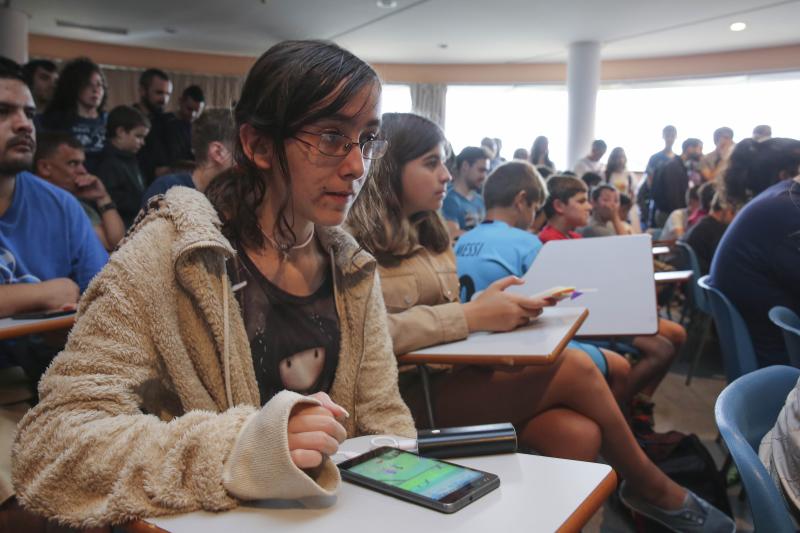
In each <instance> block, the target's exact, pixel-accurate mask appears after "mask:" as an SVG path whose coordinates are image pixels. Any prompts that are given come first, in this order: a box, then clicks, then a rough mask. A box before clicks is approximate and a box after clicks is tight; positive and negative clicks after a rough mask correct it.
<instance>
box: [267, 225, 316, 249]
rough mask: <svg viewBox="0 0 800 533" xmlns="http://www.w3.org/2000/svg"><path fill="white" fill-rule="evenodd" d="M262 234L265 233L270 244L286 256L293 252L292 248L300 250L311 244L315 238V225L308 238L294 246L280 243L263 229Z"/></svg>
mask: <svg viewBox="0 0 800 533" xmlns="http://www.w3.org/2000/svg"><path fill="white" fill-rule="evenodd" d="M261 234H262V235H264V238H265V239H267V242H269V244H270V245H271V246H272V247H273V248H275V249H276V250H278V251H279V252H280V253H282V254H283V255H284V256H288V255H289V252H291V251H292V250H300V249H302V248H305V247H306V246H308V245H309V244H311V241H312V240H313V239H314V226H311V233H309V234H308V238H307V239H306V240H305V241H303V242H301V243H300V244H295V245H294V246H289V245H288V244H280V243H278V241H276V240H275V239H273V238H272V237H270V236H269V235H267V232H266V231H264V230H263V229H262V230H261Z"/></svg>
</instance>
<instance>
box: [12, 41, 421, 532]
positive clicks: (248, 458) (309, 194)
mask: <svg viewBox="0 0 800 533" xmlns="http://www.w3.org/2000/svg"><path fill="white" fill-rule="evenodd" d="M380 93H381V85H380V82H379V80H378V77H377V75H376V73H375V72H374V71H373V70H372V68H370V67H369V66H368V65H367V64H366V63H364V62H363V61H361V60H360V59H358V58H357V57H355V56H353V55H352V54H350V53H348V52H347V51H345V50H342V49H341V48H339V47H337V46H336V45H333V44H329V43H324V42H315V41H295V42H284V43H280V44H278V45H275V46H274V47H273V48H271V49H270V50H268V51H267V52H266V53H265V54H264V55H263V56H262V57H261V58H260V59H259V60H258V61H257V62H256V64H255V65H254V67H253V68H252V70H251V71H250V73H249V74H248V76H247V79H246V81H245V84H244V87H243V89H242V95H241V98H240V99H239V102H238V104H237V106H236V109H235V118H236V124H237V127H238V138H237V143H236V150H235V159H236V165H235V167H234V168H233V169H231V170H230V171H228V172H226V173H224V174H222V175H220V176H219V177H217V178H216V179H215V180H214V181H213V182H212V183H211V185H210V186H209V187H208V189H207V190H206V195H207V198H206V196H203V195H202V194H201V193H199V192H197V191H194V190H190V189H187V188H183V187H174V188H172V189H170V190H169V191H168V192H167V193H166V194H165V195H164V196H161V197H156V198H155V199H151V201H150V202H149V205H148V207H147V209H146V210H145V212H144V214H140V216H139V219H138V221H137V222H136V223H135V224H134V226H133V229H132V230H131V232H130V233H129V234H128V236H127V237H126V239H125V241H124V243H123V245H122V246H121V248H120V249H119V250H118V251H117V252H115V253H114V254H113V256H112V259H111V260H110V261H109V264H108V266H107V267H106V268H105V269H104V270H103V271H102V272H101V273H100V274H99V275H98V276H97V278H96V279H95V280H94V281H93V282H92V284H91V285H90V287H89V289H88V291H87V293H86V294H85V297H84V298H83V300H82V301H81V302H80V311H79V314H78V320H77V323H76V325H75V328H74V329H73V331H72V334H71V336H70V339H69V341H68V343H67V346H66V348H65V350H64V351H63V352H62V353H61V354H60V355H59V356H58V357H57V358H56V360H55V362H54V363H53V365H52V366H51V367H50V368H49V370H48V372H47V373H46V375H45V377H44V378H43V379H42V381H41V384H40V394H41V402H40V403H39V404H38V405H37V406H36V407H35V408H34V409H33V410H32V411H31V412H30V413H29V414H28V415H27V416H26V418H25V419H24V420H23V422H22V423H21V425H20V429H19V433H18V435H17V442H16V445H15V458H14V459H15V460H14V466H13V468H14V476H15V485H16V487H17V489H18V491H19V494H18V497H19V499H20V500H21V502H22V503H23V505H24V506H25V507H27V508H29V509H30V510H32V511H34V512H36V513H38V514H41V515H44V516H47V517H54V518H56V519H58V520H59V521H60V522H62V523H67V524H70V525H73V526H80V527H87V526H96V525H103V524H109V523H113V524H116V523H120V522H124V521H128V520H131V519H133V518H138V517H146V516H152V515H160V514H168V513H177V512H187V511H193V510H197V509H206V510H213V511H220V510H225V509H230V508H232V507H234V506H236V505H237V502H238V501H239V500H248V499H265V498H299V497H305V496H314V495H328V494H331V493H332V492H333V491H334V490H335V489H336V487H337V485H338V483H339V474H338V470H337V469H336V467H335V466H334V465H333V463H332V462H331V461H330V459H328V456H330V455H331V454H333V453H335V452H336V450H337V447H338V443H339V442H342V441H343V440H344V439H345V438H346V437H353V436H356V435H359V434H367V433H392V434H397V435H401V436H414V435H415V430H414V426H413V421H412V419H411V416H410V413H409V411H408V408H407V407H406V406H405V404H404V403H403V401H402V399H401V398H400V395H399V393H398V388H397V368H396V364H395V362H394V355H393V352H392V348H391V339H390V337H389V335H388V331H387V325H386V317H385V311H384V306H383V299H382V297H381V292H380V289H379V285H378V282H377V273H376V266H377V265H376V263H375V261H374V259H373V258H372V257H371V256H370V255H368V254H367V253H366V252H365V251H363V250H362V249H361V248H360V247H359V246H358V245H357V244H356V242H355V240H353V238H352V237H350V236H349V235H348V234H346V233H345V232H343V231H342V230H340V229H338V227H337V226H339V225H340V224H341V223H342V222H343V221H344V219H345V216H346V215H347V211H348V209H349V207H350V204H351V203H352V201H353V199H354V198H355V196H356V194H357V193H358V190H359V189H360V188H361V186H362V184H363V181H364V176H365V173H366V171H367V169H368V168H369V165H370V161H371V159H370V158H373V159H374V158H379V157H381V155H383V153H384V152H385V151H386V141H385V140H378V139H376V135H377V133H378V128H379V126H380V114H379V100H380Z"/></svg>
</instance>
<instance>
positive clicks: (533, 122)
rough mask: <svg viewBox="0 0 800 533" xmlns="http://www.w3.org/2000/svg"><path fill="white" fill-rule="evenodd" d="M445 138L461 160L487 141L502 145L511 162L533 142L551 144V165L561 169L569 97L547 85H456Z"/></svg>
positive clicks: (450, 95) (448, 108) (450, 91)
mask: <svg viewBox="0 0 800 533" xmlns="http://www.w3.org/2000/svg"><path fill="white" fill-rule="evenodd" d="M445 114H446V116H445V121H446V124H445V133H446V134H447V138H448V140H449V141H450V142H451V143H452V144H453V150H455V152H456V154H457V153H458V152H459V151H461V149H462V148H464V147H466V146H479V145H480V143H481V139H483V138H484V137H493V138H494V137H498V138H499V139H500V140H501V141H503V150H502V152H501V154H500V155H502V156H503V157H505V158H506V159H508V160H510V159H511V158H512V156H513V154H514V150H516V149H517V148H525V149H526V150H530V148H531V145H532V144H533V140H534V139H535V138H536V137H538V136H539V135H544V136H546V137H547V138H548V139H549V140H550V159H551V160H553V162H554V163H555V164H556V166H557V167H561V166H562V165H564V164H565V161H566V157H567V92H566V90H565V89H564V87H563V86H547V85H488V86H487V85H483V86H474V85H451V86H449V87H448V88H447V106H446V111H445Z"/></svg>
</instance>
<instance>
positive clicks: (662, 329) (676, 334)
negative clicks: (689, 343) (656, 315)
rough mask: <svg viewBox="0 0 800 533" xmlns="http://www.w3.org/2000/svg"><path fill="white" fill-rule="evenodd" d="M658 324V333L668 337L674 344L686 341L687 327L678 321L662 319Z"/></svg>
mask: <svg viewBox="0 0 800 533" xmlns="http://www.w3.org/2000/svg"><path fill="white" fill-rule="evenodd" d="M658 326H659V327H658V334H659V335H661V336H662V337H665V338H667V339H668V340H669V341H670V342H671V343H672V344H673V345H674V346H676V347H677V346H681V345H682V344H683V343H685V342H686V337H687V335H686V329H685V328H684V327H683V326H681V325H680V324H678V323H677V322H673V321H671V320H665V319H661V320H659V324H658Z"/></svg>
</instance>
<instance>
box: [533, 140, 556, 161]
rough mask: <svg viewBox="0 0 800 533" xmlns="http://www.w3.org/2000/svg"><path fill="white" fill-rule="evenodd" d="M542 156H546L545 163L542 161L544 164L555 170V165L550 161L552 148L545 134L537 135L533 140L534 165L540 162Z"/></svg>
mask: <svg viewBox="0 0 800 533" xmlns="http://www.w3.org/2000/svg"><path fill="white" fill-rule="evenodd" d="M542 156H544V163H542V165H543V166H546V167H549V168H551V169H553V170H555V168H556V167H555V165H554V164H553V162H552V161H550V149H549V146H548V141H547V137H545V136H544V135H540V136H538V137H536V139H535V140H534V141H533V146H531V163H533V166H537V165H539V164H540V163H539V158H540V157H542Z"/></svg>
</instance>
